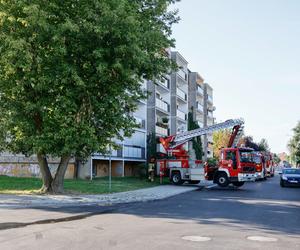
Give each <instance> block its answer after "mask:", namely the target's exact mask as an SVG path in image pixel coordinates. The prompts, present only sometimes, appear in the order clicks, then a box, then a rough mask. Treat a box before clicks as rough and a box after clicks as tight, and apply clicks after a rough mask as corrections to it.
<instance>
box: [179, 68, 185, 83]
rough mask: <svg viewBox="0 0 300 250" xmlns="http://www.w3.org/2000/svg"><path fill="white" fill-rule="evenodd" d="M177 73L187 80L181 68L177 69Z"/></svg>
mask: <svg viewBox="0 0 300 250" xmlns="http://www.w3.org/2000/svg"><path fill="white" fill-rule="evenodd" d="M177 73H178V75H179V76H180V77H181V78H182V79H184V80H185V81H187V73H185V72H184V71H183V70H182V69H179V70H178V71H177Z"/></svg>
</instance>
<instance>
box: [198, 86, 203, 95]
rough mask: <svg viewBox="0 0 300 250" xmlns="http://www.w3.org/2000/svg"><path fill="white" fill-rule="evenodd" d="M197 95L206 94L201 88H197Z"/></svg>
mask: <svg viewBox="0 0 300 250" xmlns="http://www.w3.org/2000/svg"><path fill="white" fill-rule="evenodd" d="M197 93H198V94H200V95H203V93H204V92H203V89H202V88H201V87H200V86H198V87H197Z"/></svg>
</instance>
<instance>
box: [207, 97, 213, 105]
mask: <svg viewBox="0 0 300 250" xmlns="http://www.w3.org/2000/svg"><path fill="white" fill-rule="evenodd" d="M207 100H208V101H209V102H210V103H213V98H212V96H210V95H208V96H207Z"/></svg>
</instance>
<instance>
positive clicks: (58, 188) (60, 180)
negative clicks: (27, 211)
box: [51, 155, 71, 194]
mask: <svg viewBox="0 0 300 250" xmlns="http://www.w3.org/2000/svg"><path fill="white" fill-rule="evenodd" d="M70 159H71V157H70V156H69V155H65V156H62V157H61V159H60V163H59V165H58V168H57V171H56V174H55V177H54V180H53V181H52V184H51V187H52V191H53V193H56V194H62V193H63V192H64V178H65V173H66V170H67V167H68V164H69V161H70Z"/></svg>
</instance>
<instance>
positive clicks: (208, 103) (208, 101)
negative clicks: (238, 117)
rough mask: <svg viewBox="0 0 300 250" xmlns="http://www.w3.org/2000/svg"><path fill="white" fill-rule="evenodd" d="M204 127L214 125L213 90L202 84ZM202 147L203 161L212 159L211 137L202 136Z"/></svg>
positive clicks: (210, 135)
mask: <svg viewBox="0 0 300 250" xmlns="http://www.w3.org/2000/svg"><path fill="white" fill-rule="evenodd" d="M204 110H205V112H204V126H205V127H206V126H211V125H213V124H214V122H215V119H214V116H213V112H214V111H215V107H214V105H213V88H212V87H211V86H210V85H209V84H208V83H205V84H204ZM204 145H206V150H204V159H205V160H206V159H207V158H210V157H213V148H212V145H213V135H212V134H208V135H206V136H204Z"/></svg>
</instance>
